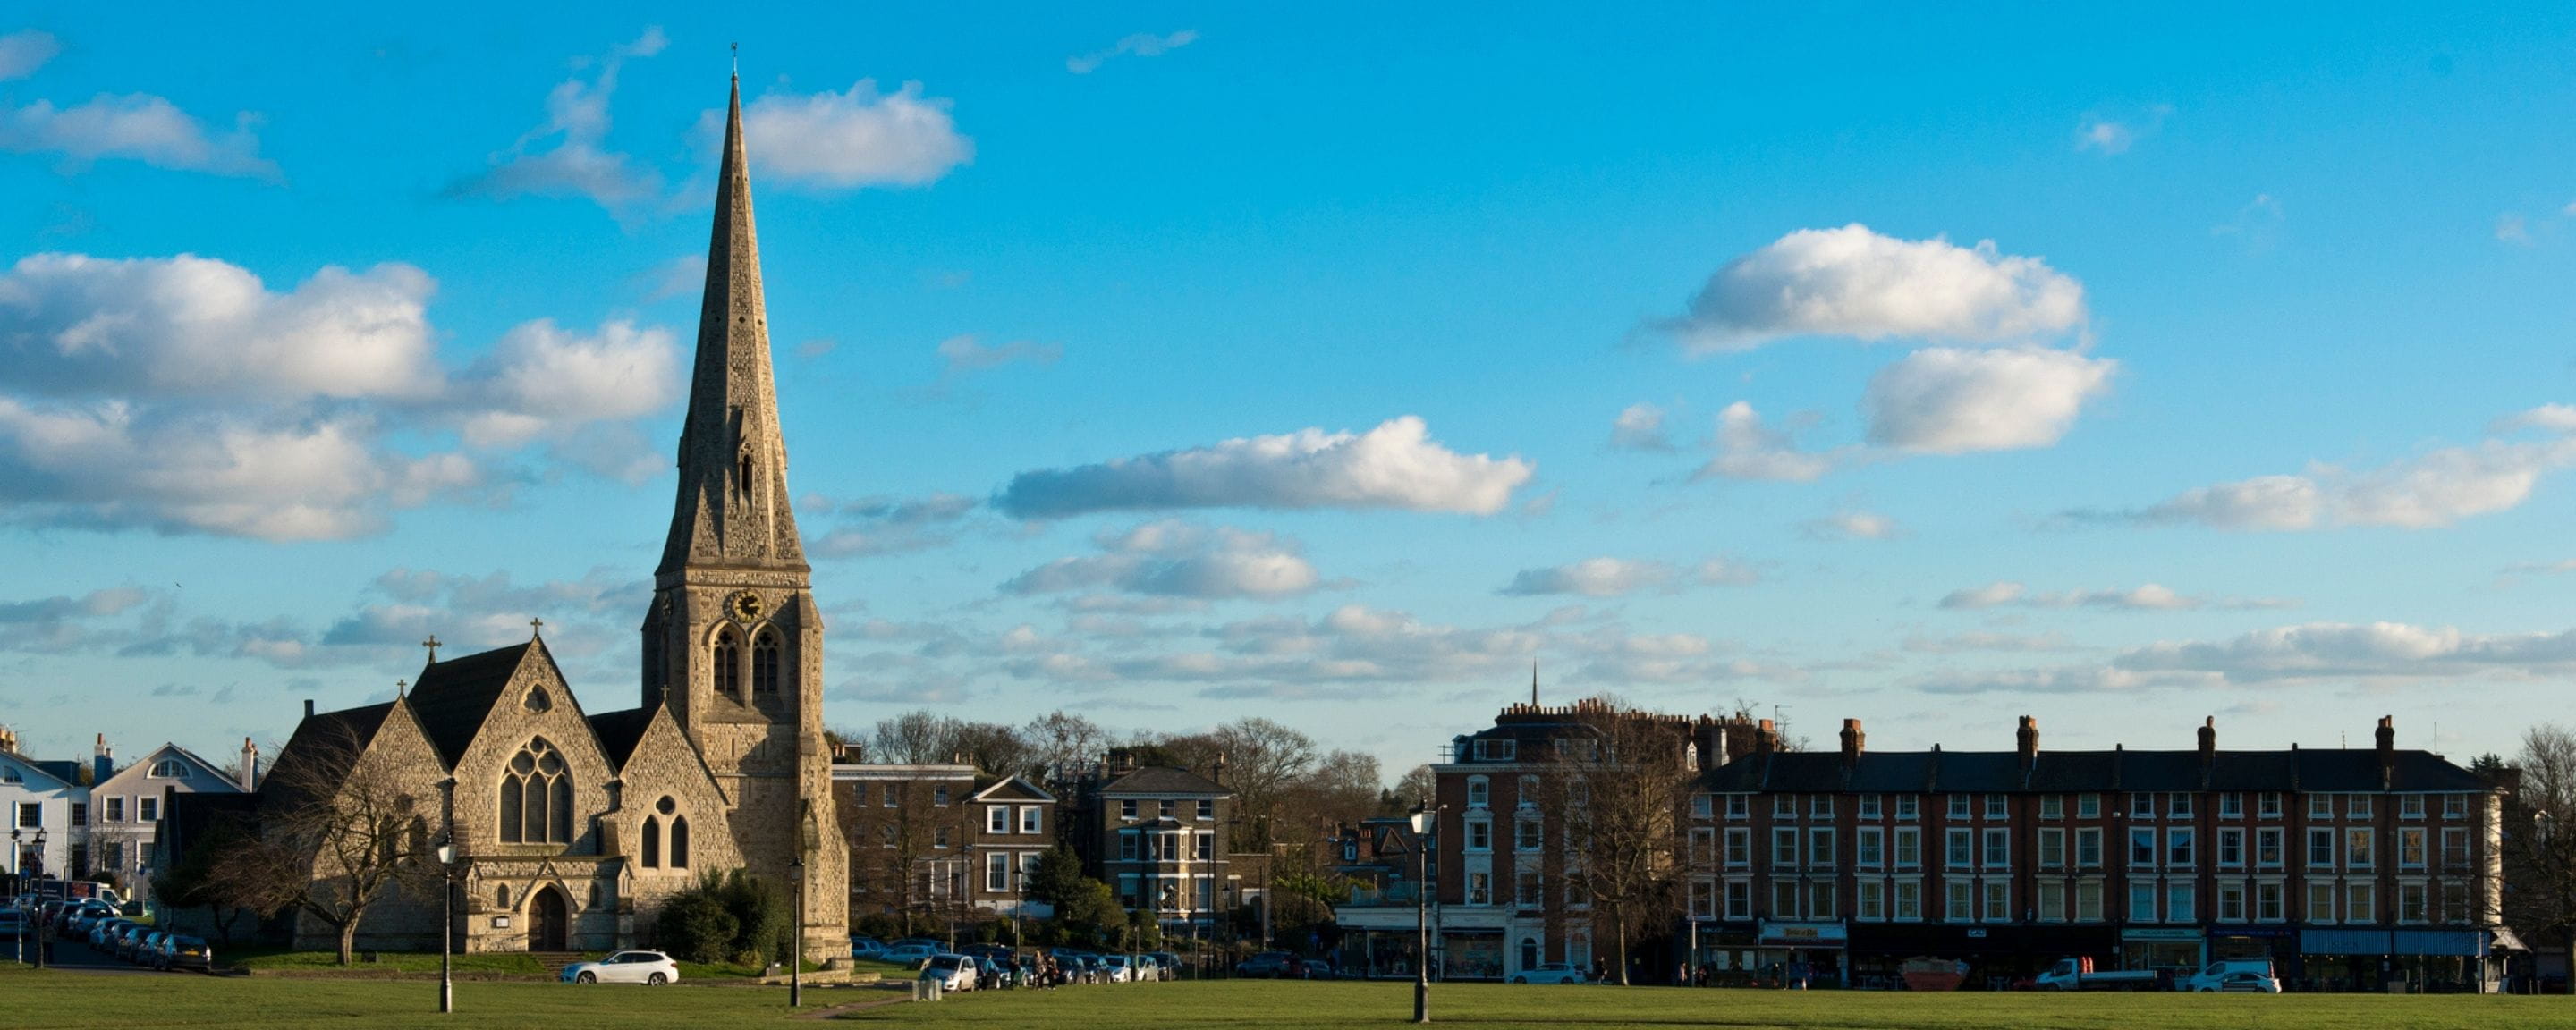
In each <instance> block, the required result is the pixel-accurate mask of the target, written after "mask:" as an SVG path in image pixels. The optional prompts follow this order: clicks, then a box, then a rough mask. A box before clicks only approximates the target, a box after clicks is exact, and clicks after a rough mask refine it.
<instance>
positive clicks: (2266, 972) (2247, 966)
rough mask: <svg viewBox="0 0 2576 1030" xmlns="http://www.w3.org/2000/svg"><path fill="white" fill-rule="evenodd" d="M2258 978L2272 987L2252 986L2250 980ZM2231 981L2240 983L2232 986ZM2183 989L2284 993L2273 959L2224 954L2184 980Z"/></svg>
mask: <svg viewBox="0 0 2576 1030" xmlns="http://www.w3.org/2000/svg"><path fill="white" fill-rule="evenodd" d="M2254 980H2262V981H2265V982H2268V983H2270V984H2271V989H2269V990H2264V989H2262V988H2259V987H2254V986H2248V984H2250V982H2251V981H2254ZM2231 982H2233V983H2234V984H2236V986H2233V987H2231V986H2229V984H2230V983H2231ZM2182 989H2183V990H2186V991H2192V992H2195V993H2203V994H2206V993H2210V992H2215V991H2227V990H2235V991H2254V992H2257V993H2262V994H2279V993H2281V983H2280V981H2279V980H2277V979H2274V978H2273V976H2272V960H2271V959H2268V958H2223V959H2219V960H2218V961H2216V962H2212V963H2210V964H2208V965H2207V966H2203V967H2201V970H2200V971H2199V972H2197V973H2193V974H2191V977H2190V978H2189V979H2187V980H2184V981H2183V984H2182Z"/></svg>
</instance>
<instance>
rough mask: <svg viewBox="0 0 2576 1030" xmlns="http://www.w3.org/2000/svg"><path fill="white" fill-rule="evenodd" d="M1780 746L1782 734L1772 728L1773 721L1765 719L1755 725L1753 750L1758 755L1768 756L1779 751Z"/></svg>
mask: <svg viewBox="0 0 2576 1030" xmlns="http://www.w3.org/2000/svg"><path fill="white" fill-rule="evenodd" d="M1779 746H1780V732H1779V731H1778V730H1775V729H1773V728H1771V720H1769V719H1764V720H1762V721H1761V722H1757V723H1754V724H1753V750H1754V751H1755V752H1756V753H1759V754H1765V755H1767V754H1770V753H1771V752H1773V751H1776V750H1779Z"/></svg>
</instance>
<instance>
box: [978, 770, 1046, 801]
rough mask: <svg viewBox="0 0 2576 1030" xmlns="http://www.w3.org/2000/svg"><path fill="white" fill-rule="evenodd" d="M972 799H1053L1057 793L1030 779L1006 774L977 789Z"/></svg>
mask: <svg viewBox="0 0 2576 1030" xmlns="http://www.w3.org/2000/svg"><path fill="white" fill-rule="evenodd" d="M972 799H973V800H976V801H1053V800H1055V795H1053V794H1049V793H1047V792H1046V789H1045V788H1043V787H1040V786H1038V785H1037V784H1035V783H1031V782H1029V781H1028V780H1025V779H1022V778H1020V777H1017V776H1005V777H1002V778H1001V779H998V780H994V781H993V783H992V785H991V786H988V787H985V788H984V789H982V790H979V791H976V792H975V793H974V795H973V796H972Z"/></svg>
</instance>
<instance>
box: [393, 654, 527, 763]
mask: <svg viewBox="0 0 2576 1030" xmlns="http://www.w3.org/2000/svg"><path fill="white" fill-rule="evenodd" d="M534 646H536V642H535V641H533V640H532V641H529V642H528V643H525V644H516V645H512V646H510V647H504V648H498V649H495V650H491V651H485V652H483V653H481V654H469V655H466V656H464V657H462V658H450V659H448V660H446V661H443V662H432V663H430V665H429V666H428V667H427V668H424V669H422V670H420V682H418V683H415V684H413V685H412V688H411V711H412V715H413V716H415V717H417V718H418V719H420V728H421V731H422V732H424V733H427V734H428V735H429V742H430V744H431V745H432V746H435V747H436V748H438V757H439V758H440V759H441V760H442V761H444V762H445V763H446V764H447V767H448V768H450V769H453V768H455V767H456V762H457V760H458V759H460V758H462V757H464V755H465V748H466V747H467V746H468V745H470V744H472V743H474V735H475V734H476V733H480V732H482V730H483V720H484V719H485V718H486V717H488V716H490V715H491V714H492V705H493V704H494V703H495V702H497V701H499V700H500V698H501V693H502V691H503V689H504V688H506V687H508V686H509V685H510V675H511V674H512V673H515V672H517V671H519V663H520V662H521V661H522V660H524V659H525V658H526V657H527V654H528V649H529V648H531V647H534Z"/></svg>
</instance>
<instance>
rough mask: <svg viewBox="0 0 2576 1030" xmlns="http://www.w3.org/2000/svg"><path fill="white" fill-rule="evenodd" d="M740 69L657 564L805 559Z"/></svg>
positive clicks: (667, 568)
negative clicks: (773, 358) (667, 527)
mask: <svg viewBox="0 0 2576 1030" xmlns="http://www.w3.org/2000/svg"><path fill="white" fill-rule="evenodd" d="M742 136H743V133H742V79H741V77H739V76H736V77H735V78H734V80H733V94H732V97H731V98H730V100H729V101H728V103H727V111H726V116H725V135H724V160H723V168H722V170H721V171H720V172H719V173H718V175H717V178H716V211H715V227H714V230H713V232H711V233H710V234H709V237H708V240H707V285H706V295H705V298H704V300H703V301H702V302H701V304H700V306H699V308H698V358H697V364H696V368H695V370H694V372H693V373H692V374H691V376H690V381H689V414H688V419H687V421H686V422H685V423H684V424H683V427H682V429H681V431H680V454H679V464H680V489H679V500H678V504H677V506H676V507H675V509H674V510H673V511H672V513H671V535H670V538H669V540H668V541H667V542H666V543H665V544H664V545H663V548H662V564H661V567H660V568H659V569H657V570H656V571H657V572H659V573H674V572H678V571H680V570H681V569H682V568H683V567H686V566H691V565H701V566H718V567H757V568H773V569H793V570H797V571H803V570H804V569H805V567H806V566H805V552H804V546H803V544H802V543H801V542H800V541H799V540H798V538H797V535H796V513H795V511H794V508H793V506H792V505H791V504H790V502H789V500H788V495H787V444H786V441H785V440H784V439H783V438H781V436H780V434H779V429H778V397H777V390H776V386H775V383H774V381H773V379H772V377H771V373H770V363H769V317H768V313H767V310H766V307H765V305H764V304H763V302H762V299H761V290H760V241H759V237H758V234H757V233H755V232H754V231H753V228H752V218H751V169H750V164H749V162H748V160H747V159H746V158H745V156H744V152H743V138H742Z"/></svg>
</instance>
